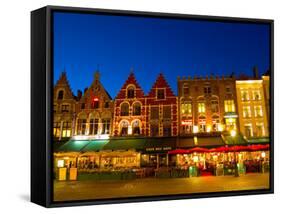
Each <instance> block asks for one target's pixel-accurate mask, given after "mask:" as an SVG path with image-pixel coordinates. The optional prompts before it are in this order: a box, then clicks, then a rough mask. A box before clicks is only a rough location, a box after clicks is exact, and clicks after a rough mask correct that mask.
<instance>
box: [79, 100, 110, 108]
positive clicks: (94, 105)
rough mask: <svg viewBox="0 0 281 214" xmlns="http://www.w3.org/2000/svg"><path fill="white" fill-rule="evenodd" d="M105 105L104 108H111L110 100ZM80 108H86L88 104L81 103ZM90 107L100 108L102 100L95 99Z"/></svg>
mask: <svg viewBox="0 0 281 214" xmlns="http://www.w3.org/2000/svg"><path fill="white" fill-rule="evenodd" d="M103 107H104V108H109V102H108V101H107V102H104V105H103ZM80 108H81V109H85V108H86V104H85V103H81V107H80ZM89 108H91V109H98V108H100V102H99V101H98V100H94V101H93V102H92V103H91V104H90V106H89Z"/></svg>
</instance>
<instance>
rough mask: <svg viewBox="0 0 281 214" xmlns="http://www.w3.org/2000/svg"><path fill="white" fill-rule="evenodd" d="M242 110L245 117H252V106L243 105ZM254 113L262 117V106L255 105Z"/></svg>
mask: <svg viewBox="0 0 281 214" xmlns="http://www.w3.org/2000/svg"><path fill="white" fill-rule="evenodd" d="M242 111H243V117H244V118H249V117H252V112H251V107H250V106H243V107H242ZM254 115H255V117H262V116H263V112H262V107H261V106H254Z"/></svg>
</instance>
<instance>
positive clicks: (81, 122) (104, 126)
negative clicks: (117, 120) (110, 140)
mask: <svg viewBox="0 0 281 214" xmlns="http://www.w3.org/2000/svg"><path fill="white" fill-rule="evenodd" d="M86 129H87V120H86V119H78V121H77V134H78V135H85V134H86ZM98 132H99V119H90V122H89V130H88V134H89V135H97V134H99V133H98ZM109 132H110V119H102V122H101V132H100V134H109Z"/></svg>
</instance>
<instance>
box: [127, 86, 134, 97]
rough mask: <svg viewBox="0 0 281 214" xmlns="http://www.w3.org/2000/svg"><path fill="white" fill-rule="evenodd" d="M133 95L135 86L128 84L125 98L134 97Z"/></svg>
mask: <svg viewBox="0 0 281 214" xmlns="http://www.w3.org/2000/svg"><path fill="white" fill-rule="evenodd" d="M134 97H135V87H134V86H129V87H128V89H127V98H134Z"/></svg>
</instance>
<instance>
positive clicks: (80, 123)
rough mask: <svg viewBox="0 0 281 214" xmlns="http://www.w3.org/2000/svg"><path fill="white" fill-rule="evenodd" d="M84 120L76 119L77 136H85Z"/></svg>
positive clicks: (85, 122)
mask: <svg viewBox="0 0 281 214" xmlns="http://www.w3.org/2000/svg"><path fill="white" fill-rule="evenodd" d="M86 124H87V121H86V119H78V126H77V129H78V130H77V133H78V135H84V134H86Z"/></svg>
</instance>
